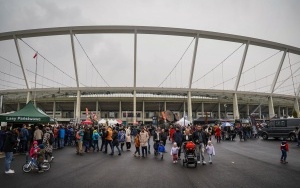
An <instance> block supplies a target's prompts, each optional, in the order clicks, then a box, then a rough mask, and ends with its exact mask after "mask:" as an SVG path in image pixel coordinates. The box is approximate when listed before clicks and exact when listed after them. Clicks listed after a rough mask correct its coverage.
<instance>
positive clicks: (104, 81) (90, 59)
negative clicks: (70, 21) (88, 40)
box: [74, 34, 110, 87]
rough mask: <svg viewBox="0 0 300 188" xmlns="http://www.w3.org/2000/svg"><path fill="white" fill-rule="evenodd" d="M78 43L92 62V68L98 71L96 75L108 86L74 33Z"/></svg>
mask: <svg viewBox="0 0 300 188" xmlns="http://www.w3.org/2000/svg"><path fill="white" fill-rule="evenodd" d="M74 36H75V38H76V40H77V42H78V44H79V45H80V47H81V49H82V51H83V52H84V54H85V55H86V57H87V58H88V60H89V61H90V63H91V64H92V66H93V67H94V69H95V70H96V72H97V73H98V75H99V76H100V77H101V79H102V80H103V81H104V82H105V84H106V85H107V86H108V87H110V86H109V84H108V83H107V81H106V80H105V79H104V77H103V76H102V75H101V74H100V72H99V71H98V69H97V68H96V66H95V65H94V63H93V62H92V60H91V59H90V57H89V56H88V54H87V53H86V51H85V50H84V48H83V46H82V45H81V43H80V41H79V40H78V38H77V36H76V35H75V34H74Z"/></svg>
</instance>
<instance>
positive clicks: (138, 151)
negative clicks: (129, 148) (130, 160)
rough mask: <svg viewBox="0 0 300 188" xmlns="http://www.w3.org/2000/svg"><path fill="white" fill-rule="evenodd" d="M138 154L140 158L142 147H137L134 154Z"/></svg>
mask: <svg viewBox="0 0 300 188" xmlns="http://www.w3.org/2000/svg"><path fill="white" fill-rule="evenodd" d="M136 153H138V154H139V156H140V155H141V153H140V147H135V152H134V154H136Z"/></svg>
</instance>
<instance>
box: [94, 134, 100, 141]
mask: <svg viewBox="0 0 300 188" xmlns="http://www.w3.org/2000/svg"><path fill="white" fill-rule="evenodd" d="M92 138H93V140H98V139H99V138H100V135H99V133H98V132H93V136H92Z"/></svg>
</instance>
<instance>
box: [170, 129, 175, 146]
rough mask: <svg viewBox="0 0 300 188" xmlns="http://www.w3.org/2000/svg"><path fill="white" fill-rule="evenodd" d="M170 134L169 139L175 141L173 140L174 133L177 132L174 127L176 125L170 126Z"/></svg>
mask: <svg viewBox="0 0 300 188" xmlns="http://www.w3.org/2000/svg"><path fill="white" fill-rule="evenodd" d="M169 132H170V133H169V135H170V137H169V141H171V142H172V143H173V142H174V140H173V135H174V133H175V129H174V127H173V126H172V125H171V127H170V130H169Z"/></svg>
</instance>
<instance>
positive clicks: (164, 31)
mask: <svg viewBox="0 0 300 188" xmlns="http://www.w3.org/2000/svg"><path fill="white" fill-rule="evenodd" d="M92 33H106V34H107V33H126V34H134V80H133V88H111V87H105V88H97V90H98V89H99V90H104V91H109V92H114V91H120V92H130V93H131V92H132V91H133V95H134V98H133V101H134V102H133V103H134V105H133V109H134V112H135V111H136V109H135V108H136V102H135V101H136V93H137V92H142V93H143V92H166V93H171V92H172V93H173V94H183V93H185V94H187V96H188V101H187V102H188V112H189V120H191V118H192V117H191V115H190V114H191V109H192V107H191V105H192V102H191V96H193V95H197V93H199V92H202V93H207V94H209V95H214V94H215V93H217V96H222V95H226V94H231V95H233V104H234V107H235V110H234V112H235V117H236V118H238V113H239V112H238V100H237V99H238V96H237V95H238V94H242V95H244V94H248V95H253V96H257V95H259V96H265V97H275V96H277V97H279V98H280V97H283V98H294V97H295V96H285V95H276V94H274V93H273V91H274V87H275V84H276V82H277V78H278V75H279V73H280V70H281V67H282V63H283V61H284V58H285V54H286V53H287V52H289V53H293V54H296V55H300V48H297V47H293V46H289V45H285V44H280V43H276V42H271V41H266V40H261V39H256V38H250V37H245V36H238V35H231V34H225V33H217V32H210V31H202V30H192V29H181V28H167V27H147V26H74V27H55V28H44V29H32V30H21V31H12V32H5V33H0V41H4V40H15V42H16V41H17V39H21V38H30V37H42V36H55V35H71V45H72V53H73V60H74V68H75V75H76V82H77V88H67V90H69V91H75V90H76V92H77V97H78V98H77V103H76V104H77V110H76V112H77V113H79V109H80V94H81V92H83V91H90V90H93V91H96V90H95V88H81V87H79V78H78V73H77V65H76V55H75V51H74V42H73V35H74V34H92ZM138 34H155V35H173V36H185V37H196V42H195V48H194V55H193V60H192V67H191V71H190V75H189V77H190V79H189V88H188V89H178V88H166V89H165V88H137V87H136V66H137V62H136V56H137V35H138ZM199 38H205V39H213V40H222V41H230V42H237V43H243V44H246V46H245V51H244V55H243V59H242V61H241V66H240V69H239V73H238V76H237V79H236V84H235V87H234V89H233V90H228V91H224V90H222V91H221V92H219V91H217V90H201V89H192V88H191V85H192V79H193V72H194V65H195V59H196V53H197V46H198V39H199ZM249 45H255V46H260V47H265V48H270V49H275V50H281V51H284V54H283V57H282V60H281V62H280V65H279V67H278V69H277V73H276V75H275V78H274V80H273V83H272V86H271V92H270V93H251V94H249V92H246V93H243V92H240V91H238V85H239V81H240V77H241V73H242V70H243V64H244V62H245V58H246V55H247V49H248V47H249ZM16 46H17V43H16ZM17 51H18V55H19V57H21V54H20V52H19V50H18V47H17ZM20 64H21V65H22V61H21V59H20ZM23 76H24V78H25V82H26V85H27V89H23V90H4V91H0V95H4V94H9V93H10V94H13V93H18V92H20V91H23V92H27V93H30V92H32V91H33V89H30V88H29V87H28V83H27V79H26V75H25V74H24V75H23ZM52 89H53V88H52ZM47 90H48V89H47V88H46V89H37V91H40V92H44V91H47ZM50 90H51V89H50ZM99 90H98V91H99ZM170 91H171V92H170ZM296 97H297V96H296ZM269 101H271V102H269V106H270V107H271V108H270V114H274V108H273V101H272V98H270V100H269ZM78 105H79V106H78ZM272 109H273V111H272ZM134 114H135V113H134Z"/></svg>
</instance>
